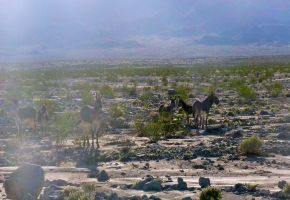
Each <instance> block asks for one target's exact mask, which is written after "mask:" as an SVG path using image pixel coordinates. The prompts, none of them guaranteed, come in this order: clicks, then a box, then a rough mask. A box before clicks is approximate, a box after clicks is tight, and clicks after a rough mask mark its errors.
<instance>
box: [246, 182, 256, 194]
mask: <svg viewBox="0 0 290 200" xmlns="http://www.w3.org/2000/svg"><path fill="white" fill-rule="evenodd" d="M257 186H258V184H250V183H249V184H246V187H247V189H248V190H249V191H251V192H255V191H256V189H257Z"/></svg>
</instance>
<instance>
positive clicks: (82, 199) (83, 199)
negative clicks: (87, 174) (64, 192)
mask: <svg viewBox="0 0 290 200" xmlns="http://www.w3.org/2000/svg"><path fill="white" fill-rule="evenodd" d="M94 199H95V198H94V197H91V196H90V195H89V194H87V193H85V192H83V191H80V190H72V191H71V192H69V193H68V196H67V197H65V198H64V200H94Z"/></svg>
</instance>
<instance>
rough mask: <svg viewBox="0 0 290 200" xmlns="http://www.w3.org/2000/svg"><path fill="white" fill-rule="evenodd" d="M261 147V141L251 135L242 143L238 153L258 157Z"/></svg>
mask: <svg viewBox="0 0 290 200" xmlns="http://www.w3.org/2000/svg"><path fill="white" fill-rule="evenodd" d="M262 146H263V142H262V140H261V139H260V138H259V137H258V136H257V135H253V136H252V137H250V138H248V139H245V140H243V141H242V143H241V144H240V145H239V151H240V153H241V154H242V155H260V153H261V148H262Z"/></svg>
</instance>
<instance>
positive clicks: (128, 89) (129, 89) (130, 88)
mask: <svg viewBox="0 0 290 200" xmlns="http://www.w3.org/2000/svg"><path fill="white" fill-rule="evenodd" d="M121 91H122V92H123V93H124V94H126V95H128V96H135V95H137V87H136V84H133V85H123V87H122V88H121Z"/></svg>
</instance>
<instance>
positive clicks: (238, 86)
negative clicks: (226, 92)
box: [230, 80, 257, 100]
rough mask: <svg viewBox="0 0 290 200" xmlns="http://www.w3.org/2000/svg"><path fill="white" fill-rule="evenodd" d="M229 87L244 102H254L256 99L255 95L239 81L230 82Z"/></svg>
mask: <svg viewBox="0 0 290 200" xmlns="http://www.w3.org/2000/svg"><path fill="white" fill-rule="evenodd" d="M230 87H231V88H233V89H235V90H236V91H237V92H238V94H239V96H240V97H242V98H244V99H246V100H254V99H255V98H256V97H257V93H256V92H255V91H254V90H253V89H252V88H251V87H250V86H248V85H246V84H245V83H244V82H242V81H241V80H234V81H231V82H230Z"/></svg>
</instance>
